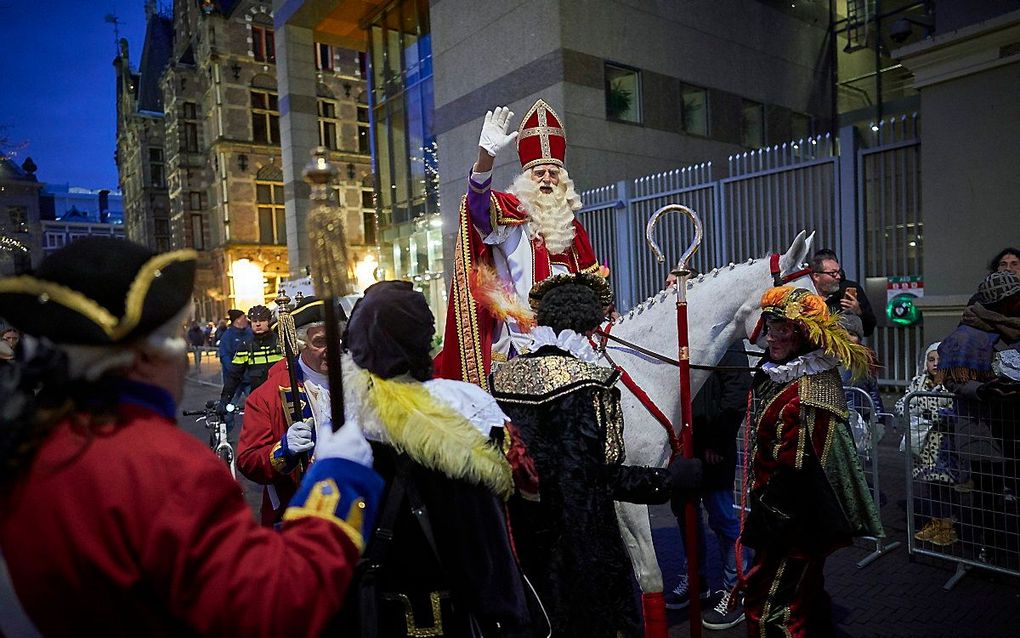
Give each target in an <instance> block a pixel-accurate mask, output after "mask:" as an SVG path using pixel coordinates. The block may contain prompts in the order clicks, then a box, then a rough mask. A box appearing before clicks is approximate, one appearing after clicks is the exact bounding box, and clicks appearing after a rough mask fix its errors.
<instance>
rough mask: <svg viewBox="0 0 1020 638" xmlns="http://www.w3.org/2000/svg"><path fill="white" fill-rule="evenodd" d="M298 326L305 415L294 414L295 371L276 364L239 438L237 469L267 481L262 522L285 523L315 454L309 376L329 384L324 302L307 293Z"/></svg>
mask: <svg viewBox="0 0 1020 638" xmlns="http://www.w3.org/2000/svg"><path fill="white" fill-rule="evenodd" d="M291 317H292V318H293V319H294V326H295V327H296V328H297V334H298V344H299V348H300V354H299V355H298V356H297V357H296V358H295V366H296V370H295V371H294V372H295V375H294V376H295V377H296V378H297V381H298V400H299V401H300V404H301V408H302V414H301V416H302V418H301V419H300V420H297V421H295V420H294V417H293V412H294V410H293V407H292V406H293V400H292V398H291V392H292V390H291V387H290V372H289V371H288V370H287V361H286V360H282V361H278V362H276V363H275V364H274V365H273V367H272V368H270V369H269V376H268V377H266V381H265V383H263V384H262V385H260V386H259V387H258V388H256V390H255V391H254V392H252V393H251V395H249V396H248V401H247V402H246V403H245V405H244V425H242V427H241V434H240V437H239V438H238V441H237V467H238V469H239V470H241V473H242V474H244V475H245V476H246V477H248V480H250V481H253V482H255V483H259V484H261V485H264V486H265V488H264V489H263V491H262V524H263V525H266V526H269V527H271V526H273V525H275V524H276V523H279V522H280V517H281V516H283V513H284V511H285V510H286V508H287V504H288V503H289V502H290V499H291V498H292V497H293V496H294V492H295V491H297V488H298V485H300V483H301V477H302V475H303V465H304V464H305V463H304V461H307V459H308V458H309V457H310V456H311V453H312V450H313V449H314V447H315V443H314V442H313V439H312V430H313V429H314V427H315V426H314V423H313V422H312V412H311V409H310V408H309V406H308V400H307V398H306V397H305V392H304V382H305V379H311V380H312V381H313V382H314V383H315V384H316V385H318V386H320V387H323V388H326V389H328V388H329V378H328V377H327V376H326V375H327V372H328V368H327V366H326V324H325V313H324V311H323V307H322V300H321V299H318V298H316V297H306V298H305V299H304V300H302V302H301V303H300V304H299V305H298V307H297V308H295V309H294V311H293V312H292V313H291Z"/></svg>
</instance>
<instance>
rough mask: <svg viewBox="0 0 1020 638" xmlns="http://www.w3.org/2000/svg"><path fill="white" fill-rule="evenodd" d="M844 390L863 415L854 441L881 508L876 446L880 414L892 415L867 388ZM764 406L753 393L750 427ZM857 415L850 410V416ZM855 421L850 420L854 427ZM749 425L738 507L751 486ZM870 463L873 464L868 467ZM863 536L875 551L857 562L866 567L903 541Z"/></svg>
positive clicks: (741, 439) (741, 446)
mask: <svg viewBox="0 0 1020 638" xmlns="http://www.w3.org/2000/svg"><path fill="white" fill-rule="evenodd" d="M843 390H844V392H845V393H846V395H847V405H848V407H849V408H851V409H852V410H855V411H856V413H857V414H860V415H861V417H862V424H863V427H864V437H863V439H862V437H861V436H859V435H858V436H855V437H854V442H855V443H860V444H859V445H858V448H857V453H858V456H859V457H860V459H861V465H862V466H863V467H864V470H865V473H866V474H867V478H868V484H869V487H870V488H871V497H872V499H873V501H874V503H875V507H876V508H877V509H879V511H881V501H880V499H879V471H878V456H877V453H876V447H877V445H878V442H879V440H880V439H881V438H882V434H883V432H882V430H881V418H882V417H884V416H892V415H891V414H888V413H885V412H879V411H878V410H877V409H876V408H875V403H874V401H873V400H872V398H871V395H869V394H868V393H867V391H865V390H863V389H861V388H857V387H844V388H843ZM761 408H762V405H761V401H760V400H758V399H757V398H756V397H752V400H751V427H752V428H753V427H754V423H755V421H756V418H755V415H756V414H757V413H758V411H759V410H760V409H761ZM853 418H855V417H854V416H853V413H851V419H853ZM853 428H854V425H853V424H851V429H853ZM745 436H746V429H745V428H744V427H741V429H740V431H739V432H738V434H737V474H736V476H737V480H736V481H735V482H734V488H733V490H734V495H733V502H734V505H733V506H734V508H736V509H737V510H739V509H740V508H741V507H742V504H743V503H745V502H746V501H747V499H746V498H745V499H743V500H741V496H742V493H743V490H745V489H747V488H748V487H749V486H748V485H747V483H746V480H745V478H746V477H745V475H744V471H745V468H746V469H747V470H750V463H749V459H747V458H746V454H747V453H748V452H749V451H750V446H749V445H745ZM750 436H751V437H752V441H753V436H754V432H753V431H751V432H750ZM869 466H870V467H869ZM861 540H863V541H865V542H867V543H869V544H870V545H871V546H872V551H871V552H870V553H869V554H868V555H867V556H865V557H864V558H862V559H861V560H859V561H858V562H857V567H858V568H859V569H862V568H864V567H867V566H868V565H869V564H871V563H872V562H874V561H875V560H877V559H878V558H881V557H882V556H884V555H885V554H887V553H889V552H891V551H892V550H894V549H896V548H897V547H899V546H900V545H901V544H902V543H901V542H900V541H893V542H889V541H888V540H887V539H886V538H876V537H874V536H865V537H863V538H862V539H861Z"/></svg>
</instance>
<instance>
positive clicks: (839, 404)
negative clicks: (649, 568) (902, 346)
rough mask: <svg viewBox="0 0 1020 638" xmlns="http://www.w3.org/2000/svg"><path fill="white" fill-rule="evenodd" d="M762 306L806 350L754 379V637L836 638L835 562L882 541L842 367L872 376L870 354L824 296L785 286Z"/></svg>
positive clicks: (750, 532)
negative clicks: (830, 571)
mask: <svg viewBox="0 0 1020 638" xmlns="http://www.w3.org/2000/svg"><path fill="white" fill-rule="evenodd" d="M761 306H762V313H763V315H764V317H765V318H770V317H771V318H776V319H780V320H787V321H791V322H793V323H794V324H795V329H796V330H799V331H801V334H802V336H803V338H804V342H805V343H807V346H806V348H804V350H803V351H802V352H800V353H796V356H793V357H791V358H790V359H788V360H786V361H767V362H766V363H764V364H763V365H762V367H761V370H760V371H759V372H758V373H757V374H756V376H755V380H754V389H753V391H754V393H755V398H756V400H757V402H758V403H759V405H760V408H759V409H758V411H757V413H756V415H755V419H754V432H753V441H754V443H753V448H752V451H751V454H752V460H751V476H750V507H751V511H750V512H749V514H748V516H747V519H746V521H745V525H744V529H743V532H742V535H741V541H742V543H743V544H744V545H746V546H748V547H752V548H754V550H755V557H754V563H753V565H752V566H751V569H750V570H749V571H748V573H747V574H746V577H745V582H744V583H743V585H746V589H745V598H744V608H745V611H746V614H747V624H748V635H751V636H758V635H761V636H773V635H775V636H815V635H830V634H831V631H832V618H831V604H830V600H829V597H828V594H826V593H825V590H824V579H823V569H824V567H825V558H826V556H828V555H829V554H830V553H832V552H833V551H834V550H835V549H837V548H839V547H843V546H845V545H848V544H849V543H850V540H851V539H852V538H853V537H855V536H862V535H871V536H881V535H882V527H881V523H880V522H879V518H878V512H877V510H876V508H875V505H874V502H873V500H872V497H871V494H870V492H869V490H868V485H867V482H866V480H865V478H864V473H863V471H862V469H861V464H860V461H859V459H858V457H857V453H856V449H855V447H854V442H853V438H852V436H851V433H850V429H849V426H848V425H847V416H848V408H847V402H846V397H845V396H844V393H843V386H842V382H841V379H840V375H839V371H838V370H837V367H838V366H839V365H840V364H842V365H843V366H844V367H846V368H847V369H849V370H851V371H852V372H853V373H854V375H855V376H860V375H863V374H867V373H868V372H869V366H870V365H871V355H870V353H869V351H868V350H867V349H866V348H864V347H863V346H860V345H858V344H855V343H853V342H852V341H851V340H850V339H849V335H848V334H847V332H846V329H845V328H843V327H842V326H840V325H839V316H838V315H835V314H830V312H829V310H828V308H827V307H826V305H825V300H824V299H822V297H820V296H818V295H815V294H812V293H809V292H808V291H806V290H803V289H794V288H792V287H789V286H781V287H777V288H771V289H770V290H768V291H767V292H766V293H765V295H764V296H763V297H762V302H761ZM739 587H741V584H738V588H739Z"/></svg>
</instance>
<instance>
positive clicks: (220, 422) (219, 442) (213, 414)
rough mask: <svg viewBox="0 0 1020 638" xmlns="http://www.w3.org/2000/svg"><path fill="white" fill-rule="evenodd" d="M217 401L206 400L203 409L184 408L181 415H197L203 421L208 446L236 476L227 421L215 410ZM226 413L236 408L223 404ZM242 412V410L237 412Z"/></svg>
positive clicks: (235, 476) (230, 404)
mask: <svg viewBox="0 0 1020 638" xmlns="http://www.w3.org/2000/svg"><path fill="white" fill-rule="evenodd" d="M218 404H219V401H207V402H206V404H205V409H204V410H184V411H183V412H182V413H181V414H182V415H183V416H197V417H198V419H196V420H198V421H205V429H207V430H209V448H210V449H211V450H212V451H213V452H214V453H215V454H216V456H218V457H219V458H220V460H221V461H223V462H224V463H225V464H226V465H227V467H228V468H229V469H230V474H231V475H232V476H233V477H234V478H235V479H236V478H237V465H236V463H235V461H234V447H233V446H232V445H230V441H229V440H228V439H227V422H226V420H225V419H224V418H223V417H222V416H221V415H220V413H219V411H218V410H217V406H218ZM224 409H225V410H226V411H227V413H228V414H230V413H232V412H235V411H237V408H236V407H235V406H234V405H233V404H232V403H228V404H226V406H224ZM238 414H243V412H238Z"/></svg>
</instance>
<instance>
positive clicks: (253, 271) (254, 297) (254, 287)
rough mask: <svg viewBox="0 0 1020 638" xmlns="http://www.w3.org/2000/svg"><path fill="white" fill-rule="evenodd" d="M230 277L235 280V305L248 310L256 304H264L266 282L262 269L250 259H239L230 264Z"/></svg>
mask: <svg viewBox="0 0 1020 638" xmlns="http://www.w3.org/2000/svg"><path fill="white" fill-rule="evenodd" d="M230 276H231V278H233V280H234V305H235V307H236V308H237V309H239V310H247V309H248V308H250V307H252V306H254V305H255V304H263V303H265V302H266V299H265V280H264V278H263V275H262V268H261V267H260V266H259V265H258V264H255V263H254V262H252V261H251V260H250V259H238V260H236V261H234V262H233V263H232V264H230Z"/></svg>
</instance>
